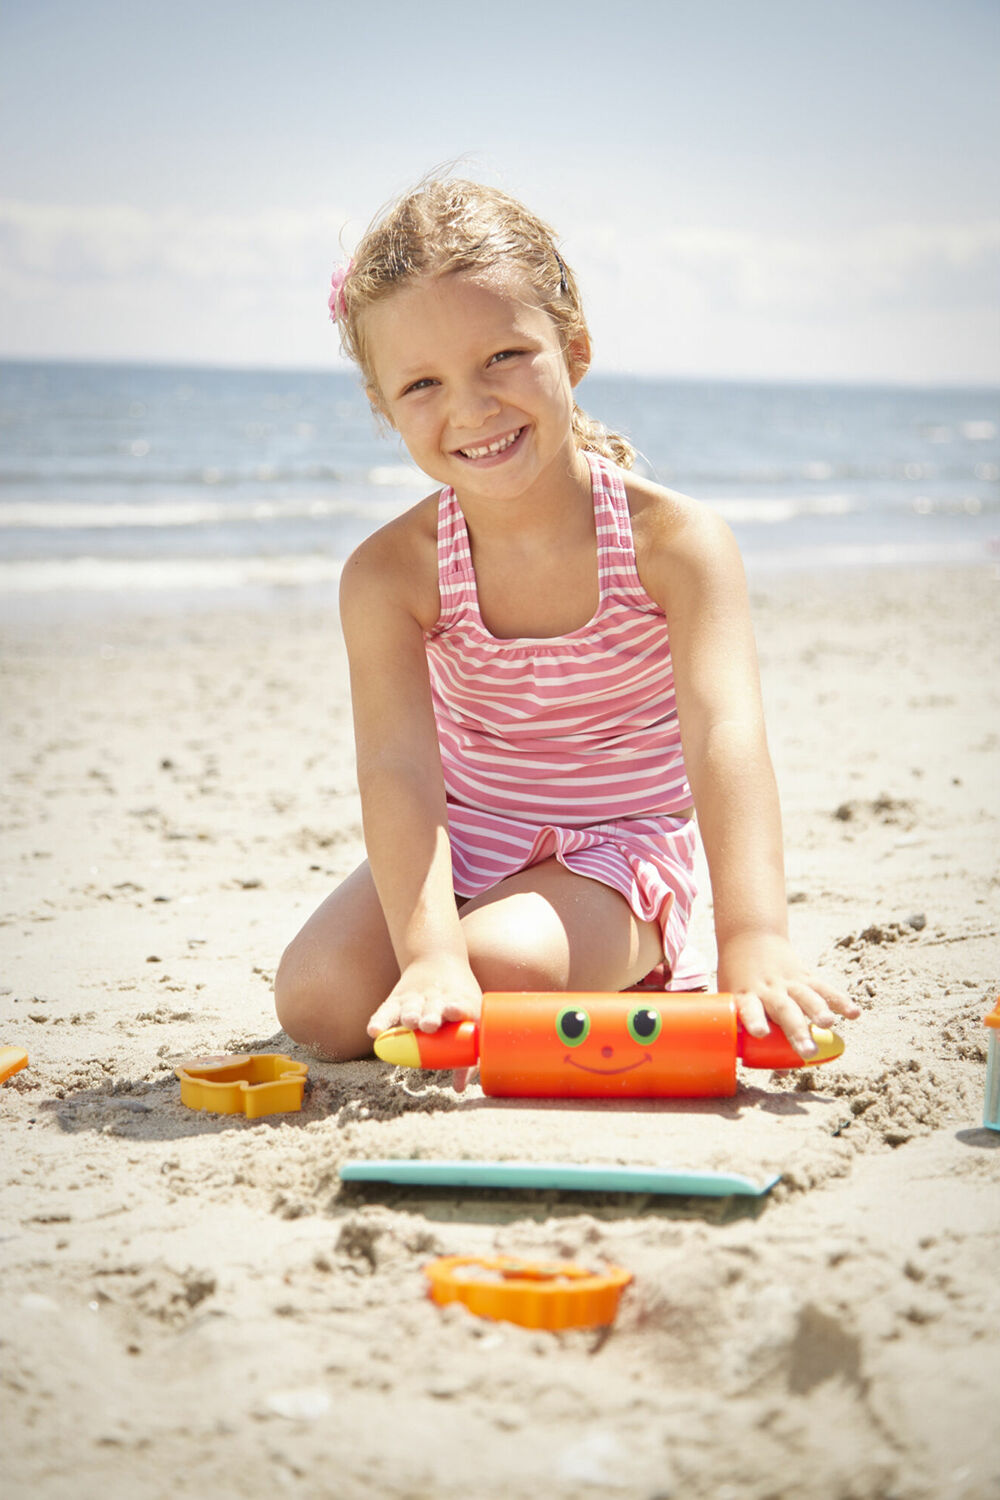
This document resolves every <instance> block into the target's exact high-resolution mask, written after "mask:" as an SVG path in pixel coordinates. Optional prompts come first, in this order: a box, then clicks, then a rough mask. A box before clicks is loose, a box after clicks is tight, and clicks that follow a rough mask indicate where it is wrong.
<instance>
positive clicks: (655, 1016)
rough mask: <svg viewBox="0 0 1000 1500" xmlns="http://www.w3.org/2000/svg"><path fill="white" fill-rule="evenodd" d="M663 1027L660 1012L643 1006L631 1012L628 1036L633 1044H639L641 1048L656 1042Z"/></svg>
mask: <svg viewBox="0 0 1000 1500" xmlns="http://www.w3.org/2000/svg"><path fill="white" fill-rule="evenodd" d="M662 1026H663V1018H662V1017H661V1015H660V1012H659V1011H658V1010H650V1009H648V1008H647V1007H646V1006H641V1007H639V1008H637V1009H636V1010H630V1011H629V1014H628V1034H629V1036H630V1037H631V1038H632V1040H633V1042H638V1043H639V1046H640V1047H643V1046H648V1045H649V1044H650V1042H655V1041H656V1038H657V1037H658V1036H659V1034H660V1029H661V1027H662Z"/></svg>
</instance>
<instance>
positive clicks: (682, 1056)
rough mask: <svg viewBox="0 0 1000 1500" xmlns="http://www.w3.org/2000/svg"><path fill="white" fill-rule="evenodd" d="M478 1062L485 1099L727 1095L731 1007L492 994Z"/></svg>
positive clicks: (703, 999) (674, 998) (682, 998)
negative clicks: (487, 1096) (488, 1096)
mask: <svg viewBox="0 0 1000 1500" xmlns="http://www.w3.org/2000/svg"><path fill="white" fill-rule="evenodd" d="M480 1063H481V1073H482V1080H483V1088H484V1089H485V1091H486V1092H487V1093H496V1094H508V1095H521V1096H526V1097H527V1096H531V1097H536V1098H538V1097H544V1096H546V1095H551V1096H556V1097H558V1096H560V1095H562V1096H570V1097H572V1096H578V1097H579V1096H595V1095H607V1096H610V1097H616V1096H618V1097H620V1096H632V1097H639V1098H642V1097H646V1098H648V1097H653V1096H656V1095H664V1096H665V1095H672V1096H675V1097H685V1096H686V1097H698V1096H704V1095H707V1094H709V1093H712V1094H715V1095H719V1094H723V1095H725V1094H732V1093H734V1092H735V1089H736V1012H735V1006H734V1005H733V1002H732V1000H731V998H730V997H728V996H722V997H720V996H708V995H677V994H665V995H662V996H660V995H651V996H648V997H647V996H642V997H640V996H639V995H637V994H634V993H633V994H614V993H603V994H575V995H567V994H563V995H558V994H556V995H553V994H551V993H550V994H493V993H491V994H489V995H487V996H486V997H485V998H484V1002H483V1018H482V1023H481V1029H480Z"/></svg>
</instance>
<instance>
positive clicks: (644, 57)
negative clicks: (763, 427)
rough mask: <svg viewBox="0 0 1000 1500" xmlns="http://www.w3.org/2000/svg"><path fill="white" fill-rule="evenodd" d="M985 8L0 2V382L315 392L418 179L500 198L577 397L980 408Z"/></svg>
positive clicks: (987, 335)
mask: <svg viewBox="0 0 1000 1500" xmlns="http://www.w3.org/2000/svg"><path fill="white" fill-rule="evenodd" d="M998 61H1000V4H998V3H997V0H949V3H948V4H947V5H943V4H941V3H939V0H933V3H932V0H841V3H839V4H837V5H833V4H830V3H823V4H821V3H818V0H659V3H657V4H650V5H644V4H628V3H625V4H619V5H617V6H615V5H612V4H609V3H607V0H605V3H603V4H597V3H592V0H575V3H565V0H550V3H546V0H534V3H530V4H528V3H523V0H508V3H506V4H505V5H502V6H494V7H489V8H486V7H482V6H469V5H467V4H465V5H460V4H457V3H454V0H442V3H437V4H431V3H426V4H423V5H421V4H415V3H397V0H382V3H381V4H379V5H378V6H374V5H369V4H366V3H364V0H357V3H356V4H341V3H339V0H326V3H323V0H269V3H260V0H257V3H255V0H244V3H243V4H236V3H233V0H201V3H197V4H196V3H193V0H171V3H169V4H168V3H166V0H159V3H157V4H149V3H145V0H130V3H126V0H5V5H4V7H3V10H2V11H0V137H2V139H3V140H4V142H5V150H4V153H3V159H2V161H0V352H3V353H5V354H8V355H11V354H12V355H18V356H29V357H33V356H38V357H62V356H66V357H72V358H87V357H92V358H111V359H143V360H155V361H181V362H188V361H192V362H197V363H208V364H226V365H245V364H254V365H274V364H277V365H286V366H305V367H321V368H322V367H327V366H335V365H337V364H338V363H339V356H338V354H337V350H336V340H335V338H334V336H333V333H332V330H331V328H330V326H329V324H328V323H326V321H325V309H324V300H325V288H326V282H327V280H328V276H329V270H330V267H331V264H332V262H333V261H334V260H335V259H336V258H337V256H338V253H339V251H338V247H339V244H340V243H341V241H343V243H344V244H345V245H346V246H347V247H348V248H349V247H350V246H351V244H352V243H353V241H354V240H355V239H356V238H357V236H358V234H359V233H360V232H361V230H362V229H363V227H364V225H365V223H366V222H367V221H368V219H369V218H370V217H371V216H372V214H373V213H374V212H375V211H376V210H377V209H378V208H379V207H380V205H381V204H382V203H383V202H384V201H385V200H386V199H388V198H389V197H391V196H392V195H394V194H395V193H396V192H398V191H399V190H401V189H402V188H405V187H406V186H407V185H408V184H410V183H411V182H412V181H414V180H415V179H417V178H418V177H420V176H421V175H423V173H424V172H425V171H426V170H427V169H428V168H430V167H431V166H433V165H435V164H438V163H441V162H444V161H448V160H452V159H455V158H458V157H462V158H465V170H467V171H468V173H469V174H470V175H480V176H483V177H486V178H487V179H488V180H490V181H493V182H497V183H499V184H500V185H502V186H503V187H505V188H507V189H508V190H509V191H512V192H514V193H516V194H517V195H519V196H521V197H523V198H524V199H525V201H526V202H528V203H529V204H530V206H531V207H533V208H534V209H536V210H537V211H538V212H539V213H541V214H542V215H543V216H544V217H546V218H547V219H548V220H549V222H551V223H553V224H554V225H555V227H556V229H557V230H558V232H559V235H560V238H561V241H562V245H563V249H564V253H565V254H566V257H567V259H569V260H570V262H571V263H572V264H573V265H574V266H575V268H576V269H577V272H578V274H579V276H580V279H581V282H582V284H583V288H584V292H585V295H586V300H587V309H588V314H589V319H590V323H591V329H592V332H593V335H594V341H595V368H597V369H603V370H630V371H635V372H638V373H649V374H654V373H659V374H668V375H682V376H686V375H692V376H720V377H737V378H761V379H769V378H791V379H825V378H832V379H838V380H906V381H911V380H916V381H925V382H935V381H942V382H964V381H969V382H979V381H997V380H1000V167H998V152H997V145H998V141H1000V129H998V125H1000V103H998V94H1000V91H998V90H997V88H996V76H997V64H998Z"/></svg>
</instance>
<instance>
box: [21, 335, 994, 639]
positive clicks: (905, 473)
mask: <svg viewBox="0 0 1000 1500" xmlns="http://www.w3.org/2000/svg"><path fill="white" fill-rule="evenodd" d="M579 397H580V401H581V404H582V405H583V406H584V407H585V408H586V409H587V410H588V411H589V412H591V413H592V414H593V415H594V416H597V417H599V418H600V419H601V420H602V421H604V422H605V423H606V424H607V425H609V426H612V427H616V428H618V429H619V430H621V431H624V432H625V433H627V434H628V436H629V437H630V438H631V439H632V441H633V443H634V444H635V445H636V447H637V448H638V449H639V451H640V453H641V455H642V457H641V461H640V467H641V469H642V471H643V472H645V473H647V474H649V475H651V476H652V477H653V478H655V479H657V480H659V481H660V482H661V483H663V484H666V485H669V486H671V487H673V488H675V489H678V490H682V491H684V492H685V493H687V494H690V495H694V496H696V497H698V498H699V499H701V500H704V501H706V502H707V503H708V504H710V505H711V506H713V507H714V508H715V509H717V510H718V511H720V512H721V514H722V515H723V516H725V518H726V519H727V521H729V522H730V524H731V525H732V527H733V529H734V531H735V533H736V536H737V538H738V540H739V543H740V546H741V548H742V550H743V555H744V557H745V559H746V562H747V567H748V571H749V573H750V575H751V578H753V577H755V576H759V575H761V574H764V573H767V572H768V571H773V570H785V571H788V570H801V571H807V570H812V569H829V568H842V567H872V566H880V565H886V564H894V565H897V566H918V565H934V564H939V563H970V562H971V563H975V562H977V561H978V562H985V561H987V560H989V559H990V558H993V559H996V558H997V557H1000V391H996V390H992V389H983V388H978V389H958V388H953V387H943V388H939V389H936V388H918V387H899V388H896V387H875V386H873V387H862V386H846V385H806V384H794V385H793V384H788V385H771V384H748V383H746V384H742V383H735V382H734V383H728V382H715V381H711V382H709V381H706V382H700V381H687V380H685V381H681V380H652V379H639V378H627V377H621V376H619V377H611V376H604V377H601V376H597V375H592V376H589V377H588V378H587V380H586V381H585V382H584V384H583V386H582V387H581V388H580V393H579ZM430 488H431V485H430V483H429V481H428V480H427V479H426V478H425V477H424V476H423V475H422V474H421V473H420V472H419V471H418V470H416V469H415V468H414V466H413V465H412V463H411V462H410V461H409V458H408V457H407V455H406V452H405V450H404V449H403V448H402V447H401V445H400V444H399V442H398V440H397V439H396V437H395V436H394V434H392V433H391V432H387V431H380V430H379V428H378V426H377V424H376V422H375V420H374V418H373V417H372V414H371V412H370V411H369V408H368V405H367V402H366V401H365V399H364V397H363V395H362V393H361V391H360V389H359V387H358V384H357V382H356V380H355V378H354V377H353V376H352V375H350V374H346V373H341V372H339V371H338V372H298V373H296V372H290V371H278V370H217V369H204V368H201V369H181V368H166V367H152V366H133V365H87V364H70V363H64V364H58V363H52V364H45V363H29V362H17V363H13V362H12V363H8V364H5V365H0V609H2V610H3V611H4V613H7V614H10V613H11V612H14V613H16V614H19V615H22V616H24V615H31V614H40V613H43V612H47V611H56V612H61V613H63V612H66V611H67V610H70V611H71V610H74V609H93V608H94V607H101V608H112V609H116V610H141V611H143V612H148V611H149V610H151V609H153V610H160V609H168V610H173V609H185V608H190V607H191V606H192V604H193V603H195V604H200V605H202V606H211V607H217V606H226V605H230V604H234V603H240V604H249V605H254V606H256V605H260V606H266V605H269V604H271V605H273V604H281V603H287V602H289V601H293V602H309V603H311V602H327V601H329V602H332V601H333V600H334V599H335V596H336V582H337V577H338V575H339V570H340V567H341V565H342V563H343V561H344V559H345V558H346V557H347V555H348V554H349V553H350V551H351V550H352V548H353V547H355V546H356V545H357V543H358V542H360V541H361V540H362V538H363V537H365V536H366V535H367V534H368V533H369V532H370V531H372V530H373V529H374V528H375V527H377V526H379V525H381V524H382V523H383V522H384V521H386V520H388V519H389V518H390V517H392V516H394V515H396V514H398V513H399V512H400V511H401V510H403V509H405V508H406V507H407V506H409V505H412V504H413V503H414V502H415V501H416V500H418V499H419V498H420V496H421V495H422V494H425V493H427V491H428V490H429V489H430Z"/></svg>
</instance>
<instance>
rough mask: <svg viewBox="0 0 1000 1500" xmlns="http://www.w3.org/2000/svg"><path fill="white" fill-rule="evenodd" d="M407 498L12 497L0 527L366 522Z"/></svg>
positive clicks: (1, 510)
mask: <svg viewBox="0 0 1000 1500" xmlns="http://www.w3.org/2000/svg"><path fill="white" fill-rule="evenodd" d="M409 503H410V501H409V499H407V500H400V501H396V500H392V499H385V500H363V501H362V500H351V499H336V500H324V499H314V500H259V501H252V502H247V503H244V504H237V505H233V504H229V505H226V504H223V503H222V502H221V501H216V500H158V501H154V502H153V503H152V504H149V505H136V504H131V503H128V502H125V501H123V502H121V503H118V502H114V501H111V502H107V503H105V502H98V503H96V504H88V503H86V502H77V501H68V500H52V501H46V500H14V501H11V502H10V503H9V504H7V505H0V529H7V530H10V529H14V528H19V529H29V530H30V529H35V530H39V531H72V530H78V531H104V530H112V529H114V528H116V527H137V528H142V529H148V528H155V527H175V526H232V525H234V524H235V525H245V524H246V523H248V522H255V521H256V522H266V521H301V520H325V519H327V518H331V519H332V518H334V517H338V516H357V517H358V518H360V519H362V520H365V521H372V522H374V523H378V522H380V521H389V520H391V519H392V518H393V516H396V515H398V514H399V513H400V511H401V510H404V509H405V508H406V506H407V505H408V504H409Z"/></svg>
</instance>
